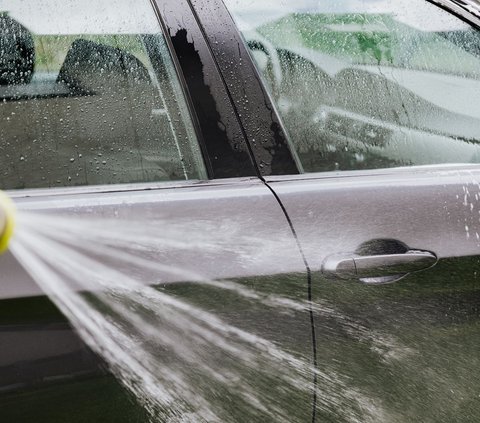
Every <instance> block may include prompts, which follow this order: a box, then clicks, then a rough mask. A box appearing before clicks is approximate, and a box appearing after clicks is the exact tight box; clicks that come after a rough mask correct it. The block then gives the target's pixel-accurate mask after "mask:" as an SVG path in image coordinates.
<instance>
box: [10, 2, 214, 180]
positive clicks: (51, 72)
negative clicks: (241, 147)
mask: <svg viewBox="0 0 480 423" xmlns="http://www.w3.org/2000/svg"><path fill="white" fill-rule="evenodd" d="M1 8H2V9H1V10H0V188H1V189H19V188H38V187H56V186H75V185H92V184H114V183H135V182H152V181H165V180H186V179H203V178H206V172H205V168H204V164H203V161H202V158H201V154H200V150H199V146H198V142H197V139H196V136H195V132H194V130H193V125H192V121H191V118H190V115H189V113H188V110H187V106H186V102H185V99H184V97H183V94H182V89H181V86H180V84H179V80H178V78H177V75H176V73H175V69H174V66H173V62H172V58H171V56H170V54H169V51H168V49H167V46H166V43H165V39H164V35H163V34H162V31H161V28H160V25H159V23H158V21H157V18H156V16H155V12H154V10H153V9H152V7H151V4H150V2H149V1H148V0H135V1H132V0H113V1H103V0H90V1H88V2H78V1H73V0H63V1H61V2H59V1H55V0H40V1H36V2H33V3H32V2H19V1H17V0H11V1H8V0H7V1H3V2H2V3H1Z"/></svg>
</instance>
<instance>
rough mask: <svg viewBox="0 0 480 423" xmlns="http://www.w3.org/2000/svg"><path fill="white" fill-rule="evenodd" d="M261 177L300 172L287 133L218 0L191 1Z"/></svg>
mask: <svg viewBox="0 0 480 423" xmlns="http://www.w3.org/2000/svg"><path fill="white" fill-rule="evenodd" d="M190 2H191V4H192V7H193V9H194V11H195V13H196V15H197V17H198V20H199V22H200V24H201V26H202V29H203V31H204V33H205V36H206V38H207V40H208V42H209V44H210V48H211V51H212V52H213V55H214V56H215V59H216V61H217V64H218V66H219V68H220V71H221V73H222V77H223V79H224V81H225V84H226V86H227V89H228V93H229V96H230V98H231V100H232V102H233V104H234V105H235V108H236V111H237V113H238V118H239V119H240V121H241V123H242V126H243V128H244V131H245V135H246V137H247V140H248V142H249V144H250V147H251V150H252V153H253V156H254V158H255V160H256V162H257V165H258V167H259V171H260V174H261V175H262V176H269V175H284V174H297V173H299V170H298V167H297V165H296V162H295V159H294V157H293V154H292V152H291V150H290V148H289V145H288V139H287V135H286V132H285V131H284V129H283V127H282V124H281V121H280V119H279V117H278V115H277V113H276V110H275V108H274V106H273V103H272V101H271V99H270V96H269V94H268V93H267V91H266V90H265V87H264V86H263V84H262V81H261V79H260V76H259V74H258V72H257V69H256V67H255V66H254V64H253V63H252V60H251V58H250V55H249V53H248V51H247V49H246V47H245V45H244V41H243V39H242V37H241V35H240V33H239V32H238V30H237V27H236V26H235V23H234V22H233V19H232V17H231V16H230V14H229V12H228V10H227V9H226V7H225V5H224V4H223V2H222V1H221V0H191V1H190Z"/></svg>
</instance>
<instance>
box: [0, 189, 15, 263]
mask: <svg viewBox="0 0 480 423" xmlns="http://www.w3.org/2000/svg"><path fill="white" fill-rule="evenodd" d="M14 229H15V204H14V203H13V201H12V200H11V199H10V197H9V196H8V195H7V194H5V193H4V192H3V191H0V254H1V253H4V252H5V251H6V249H7V248H8V243H9V242H10V239H11V238H12V235H13V231H14Z"/></svg>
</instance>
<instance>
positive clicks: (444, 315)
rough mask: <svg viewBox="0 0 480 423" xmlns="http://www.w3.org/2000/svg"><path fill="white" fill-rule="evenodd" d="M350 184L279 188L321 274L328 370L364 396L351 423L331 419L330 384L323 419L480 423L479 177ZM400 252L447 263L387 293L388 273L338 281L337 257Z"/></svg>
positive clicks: (412, 174) (323, 355) (440, 175)
mask: <svg viewBox="0 0 480 423" xmlns="http://www.w3.org/2000/svg"><path fill="white" fill-rule="evenodd" d="M348 173H349V175H342V173H341V172H337V173H335V174H334V173H333V172H332V174H330V175H329V176H326V177H324V176H323V174H310V175H305V177H303V178H302V177H298V176H293V177H291V178H288V177H284V178H281V177H271V178H269V180H268V183H269V185H270V186H271V188H272V189H273V190H274V191H275V193H276V194H277V195H278V197H279V199H280V201H281V202H282V204H283V206H284V207H285V209H286V211H287V213H288V215H289V218H290V219H291V222H292V225H293V227H294V229H295V232H296V234H297V236H298V239H299V242H300V245H301V247H302V250H303V252H304V254H305V257H306V260H307V263H308V265H309V268H310V269H311V271H312V280H311V290H312V294H311V295H312V297H311V298H312V309H313V314H314V322H315V337H316V361H317V366H318V368H319V369H320V370H322V371H331V372H337V374H338V377H339V379H345V380H348V381H349V386H350V387H351V389H352V390H353V391H355V392H357V394H358V397H357V404H356V405H355V406H352V409H350V410H347V411H348V412H347V411H345V410H331V409H329V408H328V407H326V406H325V404H324V403H322V401H321V399H322V397H323V396H328V392H324V390H323V388H322V386H321V385H320V384H319V385H318V386H317V391H318V394H317V395H318V398H319V401H317V417H318V419H319V420H320V421H324V420H327V421H330V420H332V421H339V422H340V421H342V422H343V421H345V422H346V421H351V419H352V416H353V417H355V418H357V419H359V421H410V420H414V419H418V420H421V421H442V422H443V421H445V422H447V421H452V419H453V420H456V421H466V422H469V421H472V422H473V421H475V419H476V416H478V412H479V408H478V400H477V398H476V395H477V394H476V392H477V391H478V382H477V381H478V380H479V379H478V374H477V373H478V370H479V367H478V364H477V358H478V349H477V346H476V343H475V342H474V341H473V339H476V338H478V335H479V328H480V326H479V319H478V318H479V314H478V311H479V301H480V300H479V295H478V293H479V289H480V284H479V280H478V272H479V271H480V220H479V214H480V202H479V200H478V199H479V195H480V185H479V183H478V181H479V178H480V171H479V169H478V167H475V166H466V167H465V168H464V169H462V167H461V166H455V165H451V166H431V167H429V166H426V167H419V168H412V169H406V168H405V169H395V170H391V171H383V172H380V171H377V172H375V171H374V172H368V171H361V172H360V171H356V172H348ZM375 241H376V245H377V247H375V248H376V251H374V250H375V248H374V247H373V246H372V245H373V244H372V242H375ZM387 241H388V243H387ZM390 242H394V243H397V242H398V245H406V246H407V247H408V249H410V250H421V251H428V252H431V253H433V254H434V255H435V256H436V257H437V258H438V263H437V264H435V265H434V266H433V267H431V268H428V269H425V270H422V271H419V272H415V273H410V274H408V273H407V272H405V273H404V274H403V273H402V274H400V275H399V278H396V279H394V281H393V282H394V283H391V284H386V285H385V284H380V285H376V283H378V282H379V281H380V282H382V280H381V279H380V277H382V275H384V273H383V272H384V270H382V269H381V268H380V269H377V274H376V276H377V277H378V278H374V280H363V282H364V283H362V281H361V280H359V278H354V277H342V275H341V274H340V273H339V275H338V277H335V275H333V277H332V275H331V274H329V273H327V272H326V269H325V266H324V265H325V262H326V260H328V259H329V257H333V256H335V255H336V254H339V255H342V256H344V257H349V258H352V257H361V256H365V255H367V256H371V255H373V256H375V255H382V254H388V253H389V251H387V249H388V248H390V247H388V246H389V245H390V246H391V244H390ZM369 244H370V247H368V248H366V246H367V245H369ZM394 245H396V244H394ZM368 249H372V251H370V252H368V251H366V250H368ZM390 252H391V251H390ZM365 403H368V404H370V406H369V407H364V406H362V404H365Z"/></svg>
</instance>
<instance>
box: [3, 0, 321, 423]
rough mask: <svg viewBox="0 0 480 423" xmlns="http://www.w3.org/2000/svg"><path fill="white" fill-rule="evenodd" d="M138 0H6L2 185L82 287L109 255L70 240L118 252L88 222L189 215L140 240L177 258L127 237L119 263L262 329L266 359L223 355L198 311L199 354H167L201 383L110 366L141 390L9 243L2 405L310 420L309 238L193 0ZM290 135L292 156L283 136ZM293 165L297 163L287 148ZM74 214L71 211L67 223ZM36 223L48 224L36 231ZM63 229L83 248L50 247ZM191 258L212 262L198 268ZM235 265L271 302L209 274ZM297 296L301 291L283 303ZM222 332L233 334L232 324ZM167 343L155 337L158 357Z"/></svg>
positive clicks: (150, 226) (253, 348)
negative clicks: (145, 393)
mask: <svg viewBox="0 0 480 423" xmlns="http://www.w3.org/2000/svg"><path fill="white" fill-rule="evenodd" d="M134 3H135V5H134V6H135V7H133V3H132V2H130V1H127V0H116V1H111V2H102V1H98V2H90V6H89V8H83V5H82V6H79V5H78V4H77V2H64V3H62V5H60V4H59V3H57V2H49V1H44V2H40V3H38V4H36V5H35V7H34V8H33V9H32V7H33V6H32V5H30V4H25V3H18V2H10V3H8V5H6V6H5V7H7V6H8V7H7V8H8V11H9V13H8V15H7V14H2V15H0V28H2V31H3V34H4V35H5V34H12V36H5V37H4V40H2V42H3V43H4V44H5V45H6V46H7V47H8V48H7V47H6V48H5V51H7V53H8V54H9V55H10V56H8V57H4V56H2V59H1V61H0V64H1V65H2V66H3V67H4V68H5V69H6V70H5V72H3V73H2V74H7V75H11V78H10V77H9V78H8V80H5V81H2V83H1V85H0V95H1V96H2V102H1V103H0V120H1V122H2V123H1V125H0V140H1V147H0V148H1V149H2V156H1V159H0V161H1V167H2V181H1V188H2V189H5V190H7V192H8V194H9V195H10V196H11V197H12V198H13V199H14V201H15V203H16V205H17V207H18V210H19V227H18V238H19V240H18V242H17V245H23V247H25V245H27V247H28V246H30V249H31V251H33V253H34V255H37V256H42V254H43V259H42V260H44V261H45V260H46V262H47V263H50V266H52V267H53V268H55V267H58V268H60V266H62V265H63V266H65V263H67V264H66V266H70V271H67V275H65V274H64V278H65V279H66V280H68V279H69V276H68V275H70V277H72V278H73V279H75V278H76V277H77V278H78V277H79V278H80V279H82V275H83V278H84V279H85V280H84V281H82V284H81V285H80V289H85V287H86V285H84V283H89V280H90V279H91V280H93V279H95V273H96V270H95V268H96V267H95V266H93V267H91V262H88V261H87V262H86V263H90V264H88V265H85V266H84V268H83V269H82V268H81V266H80V267H75V266H76V265H77V264H78V263H75V260H74V261H71V262H70V263H69V262H68V254H67V250H68V251H76V254H77V253H78V252H79V251H84V253H83V254H87V255H88V254H89V252H90V253H91V254H93V255H94V256H97V258H96V259H95V260H96V266H105V264H106V263H108V262H109V261H108V259H105V258H102V256H101V251H100V250H99V249H98V246H99V245H100V244H99V242H100V241H99V240H98V239H95V236H93V237H92V239H91V240H86V241H85V242H83V241H81V240H82V239H84V236H86V234H87V233H90V232H89V231H88V230H86V228H88V226H89V223H88V222H91V224H92V225H98V226H97V228H101V229H102V231H103V230H105V228H107V227H108V226H109V225H112V224H114V223H115V222H117V226H115V225H114V228H116V229H112V231H114V230H118V222H120V223H122V222H123V224H124V225H125V226H128V227H129V228H130V229H132V230H134V231H135V230H138V233H140V234H149V232H151V233H155V234H157V233H158V234H159V238H160V241H161V237H162V236H164V233H172V232H171V231H173V232H175V231H176V232H175V233H176V236H177V237H178V236H180V235H181V236H183V237H184V239H177V243H176V244H174V246H173V247H171V248H164V249H163V250H162V251H160V250H159V249H153V247H151V248H150V249H149V248H148V246H147V247H146V248H143V250H142V249H141V251H142V252H141V253H140V258H141V260H144V261H143V263H146V262H145V260H147V259H148V260H149V261H148V263H156V264H157V265H158V263H160V265H162V264H163V265H164V266H165V267H167V265H168V266H170V267H171V268H174V269H177V272H169V271H168V270H165V271H164V272H161V271H160V270H159V267H156V268H154V270H152V268H150V267H149V266H148V265H145V266H143V267H142V266H140V268H138V266H137V267H136V268H135V267H134V266H133V265H131V266H129V265H128V262H127V263H126V262H124V261H122V259H121V258H120V252H119V256H118V257H116V258H115V257H114V258H113V259H112V257H110V259H109V260H110V266H111V267H112V268H114V269H117V268H118V269H123V274H124V275H126V276H127V277H136V278H137V279H140V280H141V281H142V283H143V284H145V286H149V285H159V284H160V289H161V290H162V292H166V293H167V294H168V295H171V297H172V298H181V299H183V301H185V304H194V305H195V306H197V307H199V308H201V309H206V310H207V311H209V312H210V313H212V314H213V315H215V316H216V317H217V318H218V319H221V320H220V322H221V323H222V324H223V325H227V324H228V325H230V326H228V327H230V328H232V329H231V330H233V331H235V333H237V334H239V333H242V334H244V335H242V336H244V337H245V336H247V335H249V336H251V337H253V338H252V339H253V340H254V341H249V342H250V343H249V345H250V347H249V348H250V353H252V352H253V354H254V355H253V359H252V361H251V362H249V361H248V360H247V361H246V362H245V363H244V364H242V361H241V360H240V359H239V360H237V361H238V362H237V361H234V362H233V364H232V357H231V355H228V354H224V355H222V354H221V351H218V348H217V345H216V344H213V343H209V342H206V343H205V342H200V343H199V344H198V345H197V344H195V343H192V342H191V341H192V339H190V338H189V335H187V334H188V333H190V334H191V332H189V330H190V329H189V327H184V328H183V332H179V333H177V334H176V336H177V341H178V343H179V345H180V347H182V345H183V346H184V347H183V348H184V351H185V357H190V356H191V355H192V354H193V357H194V358H195V359H197V358H198V360H197V362H195V363H193V364H192V362H188V361H187V362H185V360H184V358H185V357H183V356H182V355H181V354H177V355H172V354H170V355H169V354H167V353H165V357H164V359H165V360H166V361H165V364H164V366H163V367H162V368H167V366H171V368H172V369H173V368H176V369H177V370H178V369H180V370H178V371H181V372H183V373H182V376H183V377H184V378H185V380H187V381H188V389H186V390H185V391H183V392H182V391H181V390H180V391H179V389H180V388H178V386H180V387H181V386H183V385H178V381H177V380H168V378H167V379H160V377H159V376H158V375H155V374H150V375H149V377H150V378H153V379H155V378H156V377H157V376H158V377H159V378H158V379H157V382H158V383H157V385H158V386H160V382H162V383H164V384H165V386H166V387H167V388H168V389H167V390H166V391H162V390H161V389H160V394H159V395H158V398H153V397H152V398H146V397H141V398H135V396H132V395H131V394H129V393H128V392H127V390H126V389H124V388H122V387H121V386H122V385H119V384H118V383H117V382H115V381H114V380H113V379H112V377H111V375H112V372H113V374H115V376H117V377H119V379H120V381H121V382H124V383H125V384H126V385H127V386H129V387H130V388H131V391H133V392H134V393H137V392H138V391H136V390H135V389H136V388H135V387H136V386H137V387H138V386H141V385H142V383H143V382H144V381H145V378H144V379H142V378H138V380H137V383H136V384H132V382H131V380H129V379H126V378H123V380H122V376H125V374H124V373H122V371H120V370H119V367H118V366H117V367H115V364H116V363H115V360H112V359H111V358H112V357H111V355H109V354H105V349H104V344H103V343H102V342H103V341H105V339H103V338H97V341H98V342H97V343H96V342H95V341H92V339H91V338H89V337H87V344H88V345H86V344H85V343H84V340H82V339H80V338H79V336H78V333H77V332H76V331H75V329H76V330H79V331H80V332H82V330H83V328H82V320H79V317H78V314H75V313H73V312H72V310H71V309H70V308H69V307H68V306H66V305H65V302H63V301H62V300H61V298H59V296H58V295H57V294H58V292H56V290H55V289H52V288H51V283H52V280H53V279H54V278H53V277H52V278H53V279H52V278H50V279H49V278H42V277H41V276H40V275H39V274H38V273H36V272H34V271H33V272H32V269H31V268H29V261H28V260H27V259H25V256H24V255H22V254H18V255H16V256H13V255H12V254H10V253H7V254H6V255H4V256H2V257H1V258H0V268H1V269H2V271H1V272H0V313H1V318H0V319H1V320H0V345H1V348H0V392H1V393H0V415H1V416H2V420H5V421H22V422H34V421H35V422H49V423H50V422H53V421H69V422H75V421H78V422H85V421H100V420H101V421H112V422H113V421H114V422H119V421H129V422H131V421H146V420H147V419H156V421H157V420H158V421H165V420H167V419H168V418H173V417H172V413H173V414H175V415H176V418H181V419H182V421H199V420H200V419H202V418H203V419H204V420H207V421H242V419H247V420H248V421H282V419H283V421H304V420H308V419H310V417H311V409H312V398H313V380H314V372H313V370H312V369H311V363H312V362H313V355H312V350H313V348H312V340H311V329H312V325H311V320H310V315H309V313H308V309H307V308H306V307H305V302H306V301H307V298H308V297H307V277H306V267H305V263H304V260H303V257H302V255H301V253H300V249H299V247H298V243H297V241H296V239H295V237H294V236H293V233H292V231H291V227H290V225H289V223H288V220H287V219H286V216H285V214H284V212H283V210H282V209H281V207H280V205H279V203H278V201H277V199H276V197H275V196H274V195H273V193H272V192H271V190H270V189H269V188H268V187H267V186H266V185H265V183H264V182H263V181H262V180H261V179H260V178H258V177H257V169H256V164H255V163H254V160H253V158H252V156H251V154H250V151H249V149H248V146H247V142H246V139H245V136H244V132H243V129H242V128H241V126H240V123H239V121H238V117H237V114H236V111H235V109H234V107H233V106H232V104H231V101H230V99H229V97H228V95H227V90H226V87H225V85H224V82H223V81H222V79H221V76H220V74H219V72H218V70H217V68H216V64H215V61H214V59H213V56H212V54H211V52H210V50H209V47H208V45H207V43H206V41H205V39H204V36H203V34H202V31H201V28H200V27H199V26H198V24H197V23H196V20H195V16H194V15H193V13H192V11H191V10H190V7H189V6H188V4H187V3H186V2H183V1H181V2H178V1H175V2H170V1H159V2H156V3H155V5H154V7H153V6H152V4H150V2H149V1H143V2H134ZM2 7H3V6H2ZM157 16H160V17H161V19H160V20H159V19H158V18H157ZM166 34H168V35H166ZM9 37H10V38H9ZM2 45H3V44H2ZM2 54H4V53H2ZM3 59H5V60H3ZM12 63H13V64H14V66H13V68H12V69H10V68H8V66H12ZM7 68H8V69H7ZM277 148H278V151H283V152H284V157H289V154H290V152H289V150H288V148H287V146H286V144H282V143H281V142H279V143H278V147H277ZM262 166H263V165H262ZM285 169H288V171H289V172H291V173H293V172H295V169H296V167H295V164H294V162H293V161H292V160H291V159H290V160H287V161H286V164H285ZM63 219H65V222H67V223H66V226H64V227H62V228H60V227H59V226H56V225H58V224H59V223H60V222H63V221H64V220H63ZM22 222H24V223H25V225H24V226H22ZM35 222H37V223H35ZM47 222H50V223H49V224H53V227H52V230H51V233H50V235H51V236H45V232H42V230H43V231H45V230H46V228H47V227H49V226H48V225H47ZM82 222H83V223H82ZM85 224H86V225H87V226H86V227H85V226H82V225H85ZM45 225H47V226H45ZM76 225H80V226H79V227H77V229H75V227H76ZM35 226H37V227H36V228H35ZM82 227H83V228H85V230H83V229H82ZM27 228H30V229H27ZM90 229H91V228H90ZM37 230H38V233H37ZM29 231H30V232H29ZM70 231H73V232H70ZM35 233H37V237H38V234H42V233H43V235H41V236H40V238H36V239H37V241H36V242H31V244H30V243H29V242H28V237H29V236H33V234H35ZM112 233H114V232H112ZM119 233H122V231H121V230H119ZM20 234H22V235H20ZM65 234H69V235H66V237H67V238H68V243H69V247H68V248H69V249H57V250H54V252H53V253H47V252H46V250H44V249H43V248H44V247H43V246H45V245H51V244H49V238H52V239H53V240H54V239H56V237H58V236H61V235H65ZM21 236H22V237H23V238H22V239H23V241H24V244H21V243H20V237H21ZM150 236H152V235H150ZM40 239H42V240H43V242H46V244H42V243H41V242H40V241H39V240H40ZM195 239H196V240H197V241H196V242H194V241H195ZM64 240H65V238H64ZM50 241H51V240H50ZM77 241H78V242H77ZM14 242H15V241H14ZM138 242H140V241H138ZM182 242H183V244H182ZM196 243H197V244H198V245H197V246H196V247H195V246H194V245H195V244H196ZM75 244H78V245H77V246H76V245H75ZM179 244H181V245H184V247H180V248H178V245H179ZM175 245H176V246H177V247H175ZM89 246H90V247H89ZM77 247H78V248H77ZM85 247H86V249H85ZM82 249H83V250H82ZM16 251H17V252H18V251H25V250H24V249H23V250H16ZM85 251H86V252H85ZM75 257H78V256H75ZM17 260H20V261H21V262H22V261H23V263H24V264H25V267H26V268H27V270H29V271H30V273H27V271H26V270H25V268H23V267H22V266H21V265H20V264H19V262H18V261H17ZM49 260H50V261H49ZM65 260H66V261H65ZM80 261H81V260H80ZM154 266H155V264H154ZM102 268H103V267H102ZM37 269H38V268H37ZM63 269H64V270H65V267H63ZM74 269H76V270H74ZM67 270H68V269H67ZM192 274H194V275H197V277H198V278H199V280H193V281H192V279H195V278H194V277H192V276H191V275H192ZM139 275H140V276H139ZM189 275H190V276H189ZM225 279H227V280H229V281H230V283H232V282H235V283H237V284H238V286H243V287H244V288H245V289H246V290H247V292H249V293H250V294H255V295H258V296H259V298H260V299H263V300H262V301H263V302H260V301H257V302H255V301H254V300H253V299H252V298H254V297H252V298H248V297H245V296H236V295H235V292H233V291H232V292H229V291H225V290H223V289H220V288H217V289H213V288H212V287H211V286H210V287H209V286H205V284H201V283H200V282H201V281H202V280H204V281H213V280H225ZM189 280H190V283H187V282H188V281H189ZM77 282H78V279H77ZM174 282H184V283H182V284H175V283H174ZM195 282H196V283H195ZM235 286H236V285H235ZM88 287H92V288H93V289H94V284H93V285H88ZM237 288H238V287H237ZM238 289H239V288H238ZM46 292H47V293H49V294H50V296H51V299H53V301H54V304H52V302H51V301H50V300H48V299H47V298H46V297H45V293H46ZM239 292H240V291H239ZM241 292H243V291H241ZM71 295H72V297H73V296H75V295H78V294H76V293H75V290H73V289H72V294H71ZM267 300H268V301H267ZM276 300H278V301H283V304H284V306H282V307H280V306H279V305H278V301H277V303H276V302H275V301H276ZM287 300H288V301H292V304H295V305H296V306H295V307H285V304H290V303H289V302H288V301H287ZM185 310H188V307H186V308H185ZM65 315H66V316H68V317H70V318H72V323H71V324H69V323H67V322H66V319H65ZM188 316H189V315H188ZM174 323H175V322H172V324H174ZM72 325H73V327H72ZM159 329H161V328H159ZM83 334H84V335H85V333H83ZM182 335H183V336H184V339H183V341H182V339H181V337H182ZM197 335H199V337H200V338H201V334H197ZM190 336H191V335H190ZM230 337H233V335H231V334H230ZM151 338H153V335H151ZM88 339H89V340H88ZM207 340H208V338H207ZM107 341H108V340H107ZM182 342H183V343H182ZM224 342H225V343H227V346H228V342H232V343H233V342H234V341H233V340H232V339H230V338H228V337H226V335H225V340H224ZM139 345H140V344H136V346H135V348H134V349H135V351H137V350H138V349H139V348H140V347H139ZM192 345H193V347H192ZM234 346H238V343H237V344H234ZM120 347H121V348H122V349H123V350H127V346H126V345H120ZM190 347H192V349H191V350H190V352H189V353H188V354H187V348H190ZM159 349H161V348H160V347H159ZM106 350H107V351H108V348H107V349H106ZM161 351H162V353H163V350H161ZM231 351H234V349H233V347H232V349H231ZM231 351H230V352H231ZM132 354H133V350H132ZM279 354H280V355H279ZM162 357H163V356H162V354H160V353H158V356H157V358H156V359H157V360H159V361H158V363H159V364H160V363H161V359H162ZM237 358H238V357H237V356H236V355H235V354H233V359H237ZM240 358H242V357H240ZM202 360H203V361H202ZM289 360H290V361H289ZM145 362H146V360H145ZM224 362H225V363H226V364H224ZM185 363H187V364H185ZM206 363H208V364H209V365H210V366H215V365H216V366H217V368H218V371H217V374H221V375H222V377H223V379H222V382H221V383H220V382H218V380H217V381H216V385H211V384H209V382H210V380H209V379H208V377H206V376H205V375H203V374H202V373H201V369H202V365H203V367H205V366H206ZM228 363H230V364H231V367H230V368H227V367H228ZM299 363H300V364H299ZM295 365H296V366H297V367H295ZM222 366H223V367H222ZM238 366H240V368H239V369H238ZM160 367H161V366H160ZM107 369H109V370H111V372H110V371H109V370H107ZM227 370H228V372H227ZM159 374H160V373H159ZM137 376H138V375H137ZM229 377H230V378H231V379H229ZM289 378H290V379H289ZM147 379H148V378H147ZM196 383H197V384H198V385H196ZM132 385H133V387H132ZM165 392H166V393H167V394H169V395H172V394H174V395H173V398H174V399H175V401H174V402H173V403H170V405H169V406H168V407H167V406H165V403H162V402H161V399H162V398H163V396H165V395H166V393H165ZM192 393H193V394H192ZM187 394H192V395H193V396H190V397H189V396H188V395H187ZM162 395H163V396H162ZM175 395H177V396H175ZM202 395H206V398H207V399H208V401H210V403H209V407H208V409H207V410H205V409H203V410H201V409H196V408H195V407H196V405H198V404H199V402H198V398H201V397H202ZM157 400H158V401H159V407H160V409H159V408H158V407H157V408H156V409H155V410H154V411H152V408H151V407H150V408H148V406H151V405H152V401H153V402H155V401H157ZM189 401H190V402H189ZM183 403H186V408H187V410H188V413H186V411H185V410H184V409H182V408H181V407H180V405H181V404H183ZM157 405H158V404H157ZM162 407H163V408H162ZM149 410H150V414H149ZM182 410H183V411H182ZM152 413H153V415H152ZM182 413H186V414H182ZM202 413H203V414H202ZM205 413H207V417H205V415H206V414H205ZM208 413H210V414H208ZM215 413H216V417H215V418H213V417H212V416H214V415H215ZM168 416H170V417H168ZM208 416H209V417H208Z"/></svg>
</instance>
